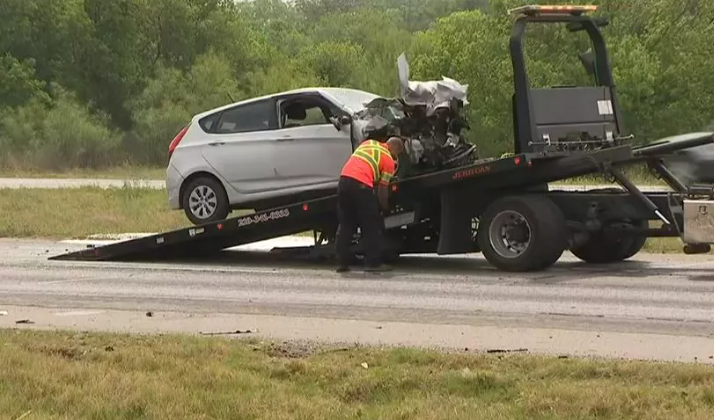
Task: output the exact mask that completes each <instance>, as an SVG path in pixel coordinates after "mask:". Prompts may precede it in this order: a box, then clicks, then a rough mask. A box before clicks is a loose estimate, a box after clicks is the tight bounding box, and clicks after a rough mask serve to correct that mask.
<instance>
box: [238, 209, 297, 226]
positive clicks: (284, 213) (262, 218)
mask: <svg viewBox="0 0 714 420" xmlns="http://www.w3.org/2000/svg"><path fill="white" fill-rule="evenodd" d="M288 216H290V210H288V209H283V210H276V211H271V212H270V213H262V214H256V215H252V216H246V217H243V218H240V219H238V227H242V226H248V225H252V224H254V223H264V222H267V221H270V220H275V219H282V218H284V217H288Z"/></svg>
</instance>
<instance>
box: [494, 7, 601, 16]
mask: <svg viewBox="0 0 714 420" xmlns="http://www.w3.org/2000/svg"><path fill="white" fill-rule="evenodd" d="M596 10H597V6H594V5H592V6H540V5H531V6H521V7H516V8H515V9H510V10H509V11H508V14H509V15H515V14H523V15H582V14H584V13H588V12H594V11H596Z"/></svg>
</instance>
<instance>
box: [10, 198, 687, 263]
mask: <svg viewBox="0 0 714 420" xmlns="http://www.w3.org/2000/svg"><path fill="white" fill-rule="evenodd" d="M238 214H239V213H234V214H233V216H236V215H238ZM0 215H2V216H0V237H15V238H50V239H68V238H86V237H88V236H89V235H94V234H116V233H127V232H163V231H167V230H171V229H179V228H182V227H188V226H190V225H191V223H190V222H189V221H188V219H186V216H185V215H184V213H183V212H182V211H173V210H169V208H168V204H167V202H166V192H165V191H162V190H152V189H148V188H131V187H125V188H110V189H102V188H97V187H83V188H73V189H29V188H28V189H6V190H3V192H2V194H0ZM306 234H308V235H311V233H309V232H308V233H306ZM645 251H647V252H654V253H670V252H682V244H681V241H680V240H679V239H678V238H651V239H649V240H648V241H647V244H646V246H645Z"/></svg>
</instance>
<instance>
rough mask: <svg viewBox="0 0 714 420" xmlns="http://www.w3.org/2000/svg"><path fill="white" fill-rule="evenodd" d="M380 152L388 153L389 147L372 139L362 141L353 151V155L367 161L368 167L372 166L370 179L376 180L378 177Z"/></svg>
mask: <svg viewBox="0 0 714 420" xmlns="http://www.w3.org/2000/svg"><path fill="white" fill-rule="evenodd" d="M382 153H389V149H387V147H386V146H384V145H383V144H382V143H380V142H378V141H374V140H367V141H365V142H363V143H362V144H360V145H359V146H358V147H357V149H355V151H354V153H353V156H355V157H357V158H360V159H362V160H363V161H365V162H367V164H369V166H370V168H372V179H373V180H374V182H378V181H379V178H380V176H379V175H380V174H379V162H380V160H381V159H382Z"/></svg>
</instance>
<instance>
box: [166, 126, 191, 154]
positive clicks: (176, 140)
mask: <svg viewBox="0 0 714 420" xmlns="http://www.w3.org/2000/svg"><path fill="white" fill-rule="evenodd" d="M187 131H188V125H187V126H186V127H184V128H182V129H181V131H179V132H178V134H176V137H174V139H173V140H171V143H169V159H171V155H172V154H173V153H174V150H176V147H177V146H178V145H179V143H181V139H183V136H185V135H186V132H187Z"/></svg>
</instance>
